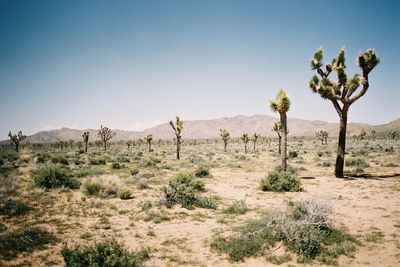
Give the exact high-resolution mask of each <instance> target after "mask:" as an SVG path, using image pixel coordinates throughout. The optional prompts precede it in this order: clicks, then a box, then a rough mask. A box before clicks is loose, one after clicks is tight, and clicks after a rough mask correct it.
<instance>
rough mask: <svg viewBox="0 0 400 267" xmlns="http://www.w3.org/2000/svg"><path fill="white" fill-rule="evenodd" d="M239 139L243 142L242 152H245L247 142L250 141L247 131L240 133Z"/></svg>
mask: <svg viewBox="0 0 400 267" xmlns="http://www.w3.org/2000/svg"><path fill="white" fill-rule="evenodd" d="M240 140H242V142H243V143H244V153H247V143H248V142H249V141H250V138H249V135H248V134H247V133H245V134H242V136H241V137H240Z"/></svg>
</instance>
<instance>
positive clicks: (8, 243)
mask: <svg viewBox="0 0 400 267" xmlns="http://www.w3.org/2000/svg"><path fill="white" fill-rule="evenodd" d="M54 242H55V238H54V237H53V235H51V234H50V233H48V232H46V231H44V230H41V229H39V228H25V229H22V230H21V231H19V232H15V233H5V234H2V235H0V258H3V259H6V260H11V259H14V258H16V257H18V254H20V253H22V252H29V253H30V252H33V251H35V250H40V249H42V248H44V247H45V245H46V244H49V243H54Z"/></svg>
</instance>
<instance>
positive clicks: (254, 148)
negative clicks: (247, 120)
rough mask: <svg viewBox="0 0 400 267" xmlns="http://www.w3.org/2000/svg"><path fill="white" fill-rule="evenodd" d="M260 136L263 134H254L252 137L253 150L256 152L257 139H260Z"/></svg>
mask: <svg viewBox="0 0 400 267" xmlns="http://www.w3.org/2000/svg"><path fill="white" fill-rule="evenodd" d="M260 136H261V134H257V133H254V134H253V135H252V136H251V137H250V140H251V142H253V150H254V152H256V144H257V139H258V138H259V137H260Z"/></svg>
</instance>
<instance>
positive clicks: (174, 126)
mask: <svg viewBox="0 0 400 267" xmlns="http://www.w3.org/2000/svg"><path fill="white" fill-rule="evenodd" d="M169 124H170V125H171V127H172V129H173V130H174V132H175V136H176V140H175V141H176V159H180V150H181V144H182V143H183V140H182V135H181V134H182V129H183V121H181V119H180V118H179V117H178V116H176V118H175V124H174V122H173V121H170V122H169Z"/></svg>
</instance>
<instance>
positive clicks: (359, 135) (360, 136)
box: [356, 129, 367, 141]
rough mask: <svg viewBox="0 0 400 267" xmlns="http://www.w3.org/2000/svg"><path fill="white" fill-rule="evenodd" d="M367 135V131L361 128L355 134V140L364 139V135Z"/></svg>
mask: <svg viewBox="0 0 400 267" xmlns="http://www.w3.org/2000/svg"><path fill="white" fill-rule="evenodd" d="M366 135H367V133H366V132H365V130H364V129H361V131H360V133H359V134H358V135H357V138H356V139H357V141H362V140H364V139H365V136H366Z"/></svg>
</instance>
